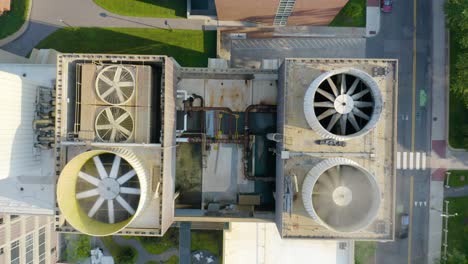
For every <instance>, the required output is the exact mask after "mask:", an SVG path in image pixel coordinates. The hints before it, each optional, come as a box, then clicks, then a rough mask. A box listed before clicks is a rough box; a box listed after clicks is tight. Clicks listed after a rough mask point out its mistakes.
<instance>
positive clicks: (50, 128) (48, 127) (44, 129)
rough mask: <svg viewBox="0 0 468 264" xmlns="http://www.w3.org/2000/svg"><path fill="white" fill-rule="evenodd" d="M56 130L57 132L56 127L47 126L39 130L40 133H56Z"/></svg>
mask: <svg viewBox="0 0 468 264" xmlns="http://www.w3.org/2000/svg"><path fill="white" fill-rule="evenodd" d="M54 130H55V127H54V126H46V127H41V128H39V131H42V132H47V131H54Z"/></svg>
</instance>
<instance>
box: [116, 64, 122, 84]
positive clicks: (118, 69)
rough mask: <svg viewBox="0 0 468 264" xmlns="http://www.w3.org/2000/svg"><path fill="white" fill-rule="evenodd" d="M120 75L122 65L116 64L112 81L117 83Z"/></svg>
mask: <svg viewBox="0 0 468 264" xmlns="http://www.w3.org/2000/svg"><path fill="white" fill-rule="evenodd" d="M121 75H122V66H117V70H115V74H114V82H115V83H118V82H119V81H120V76H121Z"/></svg>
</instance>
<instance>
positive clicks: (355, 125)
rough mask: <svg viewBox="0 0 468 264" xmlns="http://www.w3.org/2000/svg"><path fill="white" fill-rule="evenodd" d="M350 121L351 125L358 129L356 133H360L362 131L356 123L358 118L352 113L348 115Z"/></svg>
mask: <svg viewBox="0 0 468 264" xmlns="http://www.w3.org/2000/svg"><path fill="white" fill-rule="evenodd" d="M348 120H349V122H350V123H351V125H353V127H354V129H356V131H359V130H360V128H359V125H358V123H357V122H356V118H355V117H354V114H353V112H350V113H349V114H348Z"/></svg>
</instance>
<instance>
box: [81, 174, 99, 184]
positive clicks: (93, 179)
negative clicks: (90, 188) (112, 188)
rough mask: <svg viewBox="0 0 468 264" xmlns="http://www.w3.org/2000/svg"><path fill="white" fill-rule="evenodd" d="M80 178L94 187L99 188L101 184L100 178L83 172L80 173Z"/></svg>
mask: <svg viewBox="0 0 468 264" xmlns="http://www.w3.org/2000/svg"><path fill="white" fill-rule="evenodd" d="M78 177H80V178H81V179H83V180H85V181H87V182H89V183H91V184H92V185H94V186H98V185H99V183H100V182H101V181H100V180H99V179H98V178H96V177H93V176H91V175H89V174H87V173H84V172H82V171H80V172H78Z"/></svg>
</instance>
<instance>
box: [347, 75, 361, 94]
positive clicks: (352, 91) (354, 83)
mask: <svg viewBox="0 0 468 264" xmlns="http://www.w3.org/2000/svg"><path fill="white" fill-rule="evenodd" d="M358 83H359V79H358V78H356V80H354V82H353V84H351V87H350V88H349V90H348V91H347V92H346V94H347V95H350V94H353V93H354V90H356V87H357V85H358Z"/></svg>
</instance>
